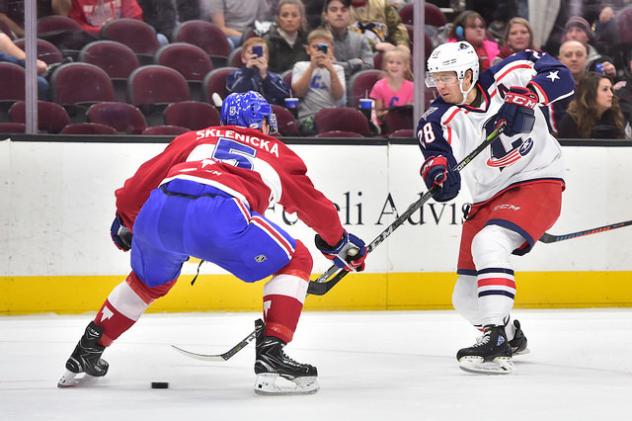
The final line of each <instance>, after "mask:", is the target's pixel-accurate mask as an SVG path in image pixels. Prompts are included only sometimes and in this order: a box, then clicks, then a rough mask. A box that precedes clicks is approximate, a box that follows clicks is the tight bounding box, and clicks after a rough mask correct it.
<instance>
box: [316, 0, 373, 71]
mask: <svg viewBox="0 0 632 421" xmlns="http://www.w3.org/2000/svg"><path fill="white" fill-rule="evenodd" d="M350 5H351V0H327V1H326V2H325V9H324V11H323V23H324V27H325V28H326V29H328V30H329V31H331V33H332V34H333V36H334V55H335V56H336V63H337V64H339V65H341V66H342V68H343V69H344V70H345V78H346V79H347V81H348V80H349V79H350V78H351V76H352V75H353V74H354V73H357V72H359V71H360V70H366V69H372V68H373V50H372V49H371V45H370V44H369V40H368V39H367V38H366V37H365V36H364V35H362V34H360V33H358V32H353V31H350V30H349V25H350V24H351V13H350V11H349V6H350Z"/></svg>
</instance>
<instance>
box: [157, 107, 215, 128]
mask: <svg viewBox="0 0 632 421" xmlns="http://www.w3.org/2000/svg"><path fill="white" fill-rule="evenodd" d="M163 120H164V122H165V124H166V125H170V126H181V127H186V128H187V129H190V130H200V129H204V128H206V127H209V126H218V125H219V112H218V111H217V109H216V108H215V107H214V106H212V105H211V104H209V103H207V102H198V101H181V102H174V103H172V104H169V105H168V106H167V108H165V110H164V112H163Z"/></svg>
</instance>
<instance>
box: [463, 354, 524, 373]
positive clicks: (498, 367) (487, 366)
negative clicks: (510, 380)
mask: <svg viewBox="0 0 632 421" xmlns="http://www.w3.org/2000/svg"><path fill="white" fill-rule="evenodd" d="M459 367H460V368H461V370H463V371H467V372H469V373H482V374H510V373H511V372H513V363H512V362H511V358H508V357H496V358H494V359H493V360H492V361H484V360H483V358H481V357H463V358H461V359H460V360H459Z"/></svg>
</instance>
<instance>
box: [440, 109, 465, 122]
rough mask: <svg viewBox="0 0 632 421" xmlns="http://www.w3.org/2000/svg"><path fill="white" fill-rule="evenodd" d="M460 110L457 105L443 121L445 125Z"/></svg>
mask: <svg viewBox="0 0 632 421" xmlns="http://www.w3.org/2000/svg"><path fill="white" fill-rule="evenodd" d="M460 111H461V109H460V108H458V107H457V109H456V110H454V111H452V114H450V116H449V117H448V118H446V119H445V120H444V121H443V124H444V125H447V124H448V123H450V121H452V119H453V118H454V116H456V115H457V114H458V113H459V112H460Z"/></svg>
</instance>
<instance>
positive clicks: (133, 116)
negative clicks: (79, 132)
mask: <svg viewBox="0 0 632 421" xmlns="http://www.w3.org/2000/svg"><path fill="white" fill-rule="evenodd" d="M86 117H87V118H88V122H90V123H100V124H105V125H108V126H111V127H114V128H115V129H116V131H118V132H120V133H127V134H141V133H142V132H143V131H144V130H145V128H146V127H147V122H146V121H145V116H143V113H141V112H140V110H139V109H138V108H136V107H135V106H133V105H132V104H126V103H124V102H99V103H98V104H94V105H92V106H91V107H90V108H89V109H88V112H87V113H86Z"/></svg>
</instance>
